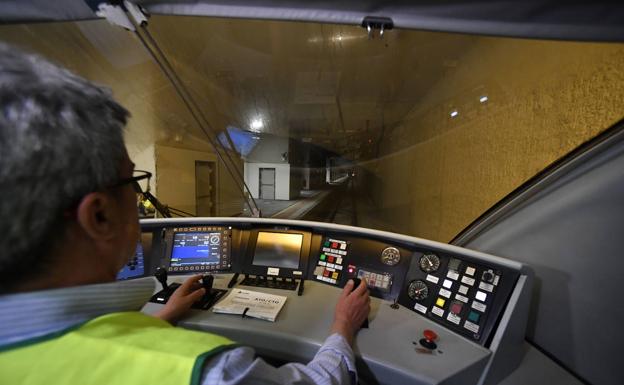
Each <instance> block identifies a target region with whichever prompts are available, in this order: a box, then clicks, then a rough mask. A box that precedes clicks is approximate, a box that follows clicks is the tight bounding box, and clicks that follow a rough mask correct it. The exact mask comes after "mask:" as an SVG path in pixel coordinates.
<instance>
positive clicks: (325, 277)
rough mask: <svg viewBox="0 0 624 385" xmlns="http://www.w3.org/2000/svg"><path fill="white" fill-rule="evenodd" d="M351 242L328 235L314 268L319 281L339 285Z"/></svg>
mask: <svg viewBox="0 0 624 385" xmlns="http://www.w3.org/2000/svg"><path fill="white" fill-rule="evenodd" d="M348 248H349V243H348V242H347V241H343V240H340V239H333V238H330V237H326V238H325V239H323V243H322V245H321V253H320V255H319V257H318V261H317V263H316V266H315V268H314V274H313V276H314V278H315V279H316V280H317V281H321V282H325V283H329V284H332V285H338V284H339V283H340V279H341V278H342V274H343V269H344V265H343V261H344V258H345V257H346V256H347V255H348Z"/></svg>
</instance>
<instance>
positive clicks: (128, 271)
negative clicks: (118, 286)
mask: <svg viewBox="0 0 624 385" xmlns="http://www.w3.org/2000/svg"><path fill="white" fill-rule="evenodd" d="M143 261H144V258H143V245H142V244H141V242H140V241H139V242H138V243H137V247H136V251H135V252H134V255H133V256H132V258H130V260H129V261H128V263H127V264H126V265H125V266H124V267H123V269H121V271H119V273H117V279H118V280H121V279H129V278H137V277H142V276H143V275H144V274H145V265H144V262H143Z"/></svg>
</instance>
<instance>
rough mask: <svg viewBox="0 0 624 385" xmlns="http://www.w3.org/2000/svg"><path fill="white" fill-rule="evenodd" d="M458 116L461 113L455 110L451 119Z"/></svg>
mask: <svg viewBox="0 0 624 385" xmlns="http://www.w3.org/2000/svg"><path fill="white" fill-rule="evenodd" d="M457 115H459V112H458V111H457V110H453V111H451V118H454V117H456V116H457Z"/></svg>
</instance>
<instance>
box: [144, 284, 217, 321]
mask: <svg viewBox="0 0 624 385" xmlns="http://www.w3.org/2000/svg"><path fill="white" fill-rule="evenodd" d="M201 278H202V275H201V274H198V275H194V276H192V277H190V278H187V279H186V281H184V283H183V284H182V285H181V286H180V287H178V288H177V289H176V290H175V291H174V292H173V294H172V295H171V297H169V301H167V304H166V305H165V306H164V307H163V308H162V309H161V310H160V311H159V312H158V313H156V314H154V316H156V317H158V318H160V319H163V320H165V321H168V322H170V323H172V324H175V323H176V322H178V320H180V318H181V317H182V316H183V315H184V313H186V312H187V311H188V310H189V309H190V308H191V306H192V305H193V303H195V302H197V301H199V300H200V299H201V298H202V297H203V295H204V294H205V293H206V290H205V289H204V288H203V287H202V285H201V283H200V282H199V281H200V280H201Z"/></svg>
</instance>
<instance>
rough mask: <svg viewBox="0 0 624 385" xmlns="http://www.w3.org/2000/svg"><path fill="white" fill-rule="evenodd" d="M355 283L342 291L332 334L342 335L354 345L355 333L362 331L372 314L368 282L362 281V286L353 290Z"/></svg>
mask: <svg viewBox="0 0 624 385" xmlns="http://www.w3.org/2000/svg"><path fill="white" fill-rule="evenodd" d="M353 285H354V282H353V280H351V279H350V280H349V281H348V282H347V284H346V285H345V287H344V289H343V290H342V294H341V295H340V298H339V299H338V303H336V312H335V314H334V324H333V325H332V329H331V331H332V333H339V334H341V335H342V336H343V337H344V338H345V339H346V340H347V342H348V343H349V344H350V345H352V344H353V337H354V336H355V333H356V332H357V331H358V330H359V329H360V326H362V323H364V320H366V319H367V318H368V313H369V312H370V296H369V295H368V288H367V287H366V280H365V279H362V281H361V282H360V286H358V287H356V288H355V290H353Z"/></svg>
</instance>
